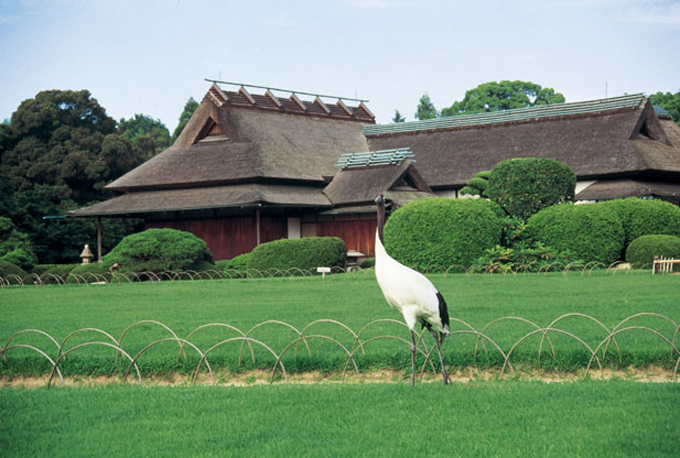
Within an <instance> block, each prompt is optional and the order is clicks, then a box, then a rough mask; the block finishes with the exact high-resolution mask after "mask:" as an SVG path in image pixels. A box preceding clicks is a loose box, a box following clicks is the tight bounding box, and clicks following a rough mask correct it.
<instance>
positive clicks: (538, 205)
mask: <svg viewBox="0 0 680 458" xmlns="http://www.w3.org/2000/svg"><path fill="white" fill-rule="evenodd" d="M575 187H576V174H575V173H574V172H573V170H571V168H569V166H567V165H566V164H564V163H562V162H559V161H556V160H554V159H546V158H535V157H526V158H517V159H508V160H505V161H502V162H500V163H499V164H498V165H496V167H494V168H493V170H492V171H491V174H490V175H489V183H488V185H487V187H486V194H487V195H488V196H489V198H491V200H493V201H494V202H496V203H498V205H500V206H501V207H502V208H503V209H504V210H505V211H506V212H507V213H508V214H510V215H512V216H517V217H519V218H523V219H527V218H528V217H529V216H531V215H533V214H534V213H536V212H537V211H539V210H540V209H542V208H545V207H549V206H551V205H556V204H560V203H563V202H571V201H573V200H574V189H575Z"/></svg>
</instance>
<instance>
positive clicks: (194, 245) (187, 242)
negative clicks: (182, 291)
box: [102, 229, 215, 273]
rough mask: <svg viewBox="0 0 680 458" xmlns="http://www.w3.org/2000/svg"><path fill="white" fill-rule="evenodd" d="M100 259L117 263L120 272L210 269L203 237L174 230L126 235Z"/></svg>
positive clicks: (209, 259) (153, 230)
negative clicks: (207, 267)
mask: <svg viewBox="0 0 680 458" xmlns="http://www.w3.org/2000/svg"><path fill="white" fill-rule="evenodd" d="M102 261H104V264H105V265H106V267H107V269H108V266H110V265H112V264H113V263H114V262H117V263H118V264H120V271H121V272H155V273H160V272H166V271H173V272H182V271H187V270H196V271H198V270H205V268H206V263H208V264H209V265H210V268H212V269H214V268H215V266H214V263H213V259H212V255H211V254H210V252H209V251H208V247H207V245H206V243H205V241H204V240H201V239H200V238H198V237H196V236H195V235H194V234H191V233H190V232H184V231H178V230H175V229H148V230H146V231H143V232H139V233H137V234H132V235H128V236H127V237H125V238H124V239H123V240H121V242H120V243H119V244H118V245H116V247H115V248H114V249H113V250H111V252H110V253H109V254H107V255H106V256H104V257H103V259H102Z"/></svg>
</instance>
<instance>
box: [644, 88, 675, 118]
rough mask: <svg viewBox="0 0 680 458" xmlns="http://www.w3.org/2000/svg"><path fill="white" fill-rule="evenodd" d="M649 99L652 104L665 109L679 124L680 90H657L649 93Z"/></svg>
mask: <svg viewBox="0 0 680 458" xmlns="http://www.w3.org/2000/svg"><path fill="white" fill-rule="evenodd" d="M649 100H650V102H652V104H653V105H656V106H660V107H661V108H663V109H665V110H666V111H667V112H668V113H669V114H670V115H671V118H672V119H673V121H675V122H676V123H677V124H678V125H680V91H678V92H676V93H675V94H673V93H672V92H666V93H663V92H657V93H656V94H652V95H650V96H649Z"/></svg>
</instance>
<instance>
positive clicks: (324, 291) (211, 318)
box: [0, 271, 680, 375]
mask: <svg viewBox="0 0 680 458" xmlns="http://www.w3.org/2000/svg"><path fill="white" fill-rule="evenodd" d="M430 277H431V278H432V280H433V282H434V283H435V284H436V285H437V287H438V288H439V289H440V290H441V292H442V293H443V295H444V296H445V297H446V299H447V302H448V304H449V309H450V315H451V317H452V318H455V319H458V320H463V321H465V322H466V323H468V324H470V325H471V326H473V327H474V328H475V329H477V330H479V331H481V330H482V329H483V328H484V327H485V325H487V324H488V323H490V322H492V321H493V320H495V319H497V318H500V317H522V318H525V319H527V320H531V321H532V322H534V323H536V324H537V325H539V326H547V325H548V324H549V323H550V322H551V321H552V320H554V319H555V318H557V317H559V316H561V315H563V314H566V313H583V314H587V315H590V316H592V317H594V318H596V319H598V320H599V321H601V322H602V323H603V324H604V325H605V326H607V327H609V328H610V329H611V328H612V327H613V326H615V325H616V324H617V323H619V322H620V321H621V320H623V319H625V318H627V317H629V316H631V315H633V314H636V313H642V312H654V313H659V314H662V315H665V316H667V317H669V318H671V319H672V320H674V321H675V322H676V323H677V322H678V321H680V277H678V276H661V275H657V276H652V275H651V274H648V273H646V272H645V273H636V274H630V275H625V273H618V274H616V275H611V274H609V275H605V274H604V273H602V272H593V274H592V275H590V276H589V275H585V276H584V275H582V274H581V273H580V272H579V273H571V274H569V275H567V276H564V275H562V274H560V273H557V274H549V275H538V274H519V275H516V276H512V275H510V276H501V275H464V274H454V275H447V276H445V275H442V274H438V275H431V276H430ZM0 309H1V310H2V315H1V318H0V342H2V343H3V344H4V342H5V341H6V340H7V339H8V338H9V336H11V335H12V334H13V333H15V332H17V331H19V330H22V329H28V328H34V329H39V330H42V331H45V332H47V333H49V334H50V335H52V336H53V337H54V338H55V339H56V340H57V341H59V342H61V341H62V340H63V339H64V338H66V337H67V336H68V335H69V334H70V333H71V332H73V331H75V330H77V329H80V328H87V327H92V328H99V329H102V330H105V331H107V332H108V333H110V334H111V335H112V336H113V337H114V338H116V339H119V338H120V336H121V334H122V333H123V331H124V330H125V328H126V327H128V326H129V325H131V324H132V323H134V322H136V321H139V320H157V321H160V322H162V323H164V324H165V325H167V326H169V327H170V328H171V329H173V330H174V331H175V332H176V334H177V335H178V336H179V337H181V338H184V337H187V336H188V335H189V333H190V332H191V331H192V330H193V329H195V328H197V327H198V326H201V325H205V324H209V323H226V324H229V325H232V326H235V327H237V328H239V329H241V330H242V331H243V332H247V331H248V330H249V329H250V328H252V327H253V326H255V325H256V324H258V323H261V322H263V321H265V320H280V321H283V322H286V323H289V324H290V325H292V326H295V327H296V328H297V329H299V330H302V329H303V328H304V327H305V326H306V325H308V324H309V323H311V322H313V321H314V320H318V319H333V320H338V321H340V322H342V323H344V324H345V325H346V326H348V327H349V328H351V329H353V330H354V331H355V332H358V331H359V330H360V329H361V328H362V327H363V326H364V325H366V324H367V323H369V322H370V321H372V320H376V319H382V318H392V319H397V320H401V317H400V316H399V314H398V312H397V311H395V310H393V309H391V308H390V307H389V306H387V304H386V302H385V301H384V299H383V297H382V295H381V292H380V290H379V288H378V286H377V284H376V282H375V279H374V278H373V276H372V274H371V272H370V271H369V272H362V273H359V274H350V275H336V276H333V277H329V278H327V279H326V280H322V279H321V278H319V277H314V278H294V279H251V280H222V281H194V282H190V281H183V282H172V283H171V282H165V283H143V284H139V283H137V284H122V285H111V286H96V285H93V286H83V285H69V286H46V287H37V286H36V287H12V288H3V289H1V290H0ZM629 324H630V325H636V326H647V327H650V328H653V329H658V330H659V332H661V333H662V334H663V335H665V336H667V337H668V338H669V339H672V337H673V334H674V331H675V329H676V328H675V327H674V326H673V325H672V324H671V323H669V322H668V321H667V320H664V319H661V318H656V317H643V318H638V319H636V320H634V321H632V322H630V323H629ZM556 327H558V328H560V329H563V330H565V331H568V332H570V333H572V334H574V335H577V336H579V337H580V338H581V339H583V340H584V341H585V342H587V343H588V345H590V346H591V347H595V346H596V345H597V344H598V343H600V342H601V341H602V340H603V339H604V338H605V337H606V335H607V332H606V331H604V330H603V329H602V328H600V327H599V326H598V325H597V324H595V323H594V322H592V321H590V320H587V319H584V318H581V317H569V318H566V319H564V320H562V321H560V322H559V323H558V324H557V325H556ZM452 329H453V330H464V329H467V328H466V326H464V325H462V324H460V323H458V322H456V321H454V322H452ZM533 329H534V328H533V327H532V325H530V324H526V323H522V322H519V321H517V320H506V321H501V322H497V323H494V324H492V325H491V326H490V327H488V328H487V329H486V330H485V331H484V333H485V334H486V335H488V336H489V337H491V338H492V339H494V340H495V341H496V342H498V343H499V345H500V346H501V347H502V348H503V349H504V351H506V352H507V351H508V350H509V349H510V347H511V346H512V345H513V343H515V342H517V341H518V340H519V339H520V338H521V337H522V336H524V335H526V334H527V333H529V332H531V331H532V330H533ZM305 334H308V335H310V334H322V335H326V336H331V337H333V338H335V339H337V340H338V341H340V342H341V343H342V344H343V345H345V346H346V347H348V348H351V347H352V345H353V343H354V337H353V336H352V335H351V334H350V333H349V332H348V331H346V330H345V329H344V328H341V327H340V326H337V325H334V324H330V323H320V324H316V325H314V326H312V327H311V328H309V329H308V330H307V331H306V332H305ZM237 335H238V334H237V333H236V332H234V331H230V330H228V329H226V328H223V327H220V328H216V327H213V328H208V329H204V330H202V331H199V332H197V333H196V334H194V335H193V336H192V338H191V341H192V342H194V343H196V344H197V345H198V346H199V347H200V348H201V349H203V350H205V349H206V348H209V347H210V346H212V345H213V344H215V343H217V342H219V341H221V340H224V339H227V338H230V337H235V336H237ZM378 335H396V336H400V337H403V338H408V333H407V331H406V329H405V328H404V327H403V326H399V325H395V324H389V323H388V324H382V325H376V326H372V327H371V328H369V329H368V330H367V331H366V332H365V333H364V334H363V335H362V340H365V339H368V338H370V337H374V336H378ZM250 336H251V337H253V338H255V339H258V340H260V341H262V342H264V343H266V344H267V345H269V346H270V347H271V348H272V349H274V351H275V352H277V353H278V352H281V351H282V350H283V349H284V348H285V347H286V346H287V345H288V344H289V343H290V342H292V341H293V340H294V339H295V338H296V334H295V333H294V332H293V331H291V330H290V329H288V328H286V327H284V326H282V325H275V324H268V325H265V326H262V327H259V328H257V329H255V330H254V331H253V332H252V333H251V334H250ZM165 337H170V334H169V333H168V332H167V331H166V330H164V329H162V328H161V327H159V326H155V325H151V324H145V325H141V326H137V327H134V328H132V329H131V330H130V331H129V332H128V333H127V334H126V335H125V339H124V340H123V342H122V347H123V348H124V349H126V350H127V351H128V352H129V353H130V354H132V355H134V354H136V353H137V352H138V351H139V350H140V349H141V348H143V347H144V346H146V345H147V344H149V343H151V342H153V341H155V340H158V339H161V338H165ZM551 339H552V341H553V343H554V346H555V349H556V351H557V352H558V356H559V361H560V362H559V363H558V364H556V365H554V367H555V368H558V369H559V368H561V369H575V368H580V367H583V365H584V364H585V363H587V361H588V359H589V357H590V353H588V352H587V351H586V350H585V348H584V347H583V346H582V344H580V343H578V342H576V341H575V340H574V339H572V338H570V337H568V336H564V335H560V334H553V335H552V336H551ZM92 340H106V339H105V338H104V337H103V336H102V335H100V334H95V333H93V332H84V333H80V334H78V335H76V336H74V337H72V338H71V339H70V340H69V341H68V344H67V345H66V347H65V348H71V347H72V346H74V345H76V344H78V343H82V342H86V341H92ZM539 341H540V337H539V336H538V335H536V336H534V337H532V338H531V339H529V340H528V341H526V342H525V343H523V344H522V345H520V346H519V347H518V349H517V350H516V353H514V354H513V358H512V361H524V360H528V361H531V362H532V364H533V363H534V362H536V357H537V349H538V343H539ZM426 342H427V343H428V344H431V338H430V336H426ZM617 342H618V343H619V346H620V348H621V359H620V360H619V359H616V358H612V359H611V360H610V363H611V364H615V365H621V366H626V365H628V364H635V365H638V366H644V365H646V364H650V363H654V364H662V365H666V366H667V367H672V366H673V365H674V363H675V361H676V360H677V358H676V359H672V358H670V346H669V345H668V344H667V343H665V342H663V341H662V340H661V339H660V338H659V337H657V336H654V335H652V334H650V333H647V332H642V331H633V332H629V333H627V334H625V335H621V336H620V337H618V339H617ZM13 343H20V344H31V345H35V346H38V347H39V348H41V349H43V350H44V351H46V352H47V353H48V354H50V355H55V354H56V347H55V346H54V345H53V344H51V343H50V342H49V341H48V340H47V339H46V338H45V337H42V336H39V335H36V334H22V335H20V336H18V337H17V338H16V339H15V340H13ZM475 343H476V342H475V338H474V337H473V336H471V335H456V336H454V337H452V338H450V339H449V340H447V341H446V342H445V359H446V361H447V363H448V364H451V365H453V366H466V365H470V364H478V365H481V366H485V365H486V366H489V365H491V366H498V365H500V364H502V360H503V358H502V357H501V356H500V354H499V353H498V352H496V351H495V350H493V349H492V348H491V347H490V346H488V348H489V353H488V354H484V353H483V352H482V353H481V354H480V356H479V357H478V358H477V359H475V358H474V348H475ZM309 345H310V348H311V351H312V356H311V357H309V356H308V354H307V353H306V351H299V353H298V358H296V359H294V358H293V351H290V352H289V353H287V354H286V358H284V363H285V364H286V365H287V368H288V369H289V370H301V371H304V370H310V369H322V370H338V369H339V368H341V367H342V366H344V362H345V361H346V355H345V353H344V352H343V351H342V350H341V349H340V348H339V347H338V346H337V345H335V344H332V343H330V342H327V341H323V340H321V339H317V340H310V341H309ZM546 348H547V347H546ZM238 349H239V343H232V344H230V345H225V346H224V347H221V348H219V349H218V350H216V351H215V352H214V353H213V354H211V357H210V358H209V360H210V362H211V363H212V364H213V365H214V366H216V367H227V368H230V369H232V370H234V369H248V368H251V367H261V368H268V369H271V368H272V366H273V362H274V358H273V357H271V355H269V354H268V352H267V351H266V350H264V349H261V348H258V347H257V346H256V347H255V348H254V351H255V352H256V357H257V363H256V364H255V365H253V364H252V363H248V361H247V360H245V361H244V364H242V365H241V366H238V361H237V356H238ZM113 354H114V353H113V350H110V349H106V348H103V347H97V348H95V347H94V346H92V347H88V348H83V349H80V350H78V351H77V352H74V353H73V354H72V355H70V356H69V358H68V359H67V360H66V361H64V363H63V365H62V368H63V369H64V371H65V372H66V373H83V374H91V373H94V374H98V373H106V372H108V371H110V370H113V369H114V368H115V365H114V364H113V361H114V359H113V358H112V355H113ZM610 354H611V355H614V353H613V352H610ZM8 355H9V358H8V360H7V361H6V362H3V363H0V375H2V374H4V375H12V374H17V373H18V374H31V373H35V372H45V371H47V370H48V369H49V365H48V364H47V363H46V362H45V361H44V360H43V359H41V358H40V357H38V356H37V355H36V354H35V353H33V352H31V351H28V350H21V349H17V350H12V351H10V352H9V353H8ZM176 355H177V344H176V343H174V342H166V343H164V344H160V345H158V346H157V347H155V348H154V349H152V350H151V351H150V352H149V353H147V354H145V355H144V356H143V357H142V358H140V366H141V367H142V368H143V370H145V371H147V372H148V371H151V372H168V371H174V370H184V371H190V370H192V369H193V368H194V367H195V365H196V362H197V360H198V357H194V356H195V355H194V354H193V353H191V352H189V354H188V356H189V363H186V364H184V363H179V364H176V363H175V358H176ZM357 361H358V363H359V364H360V366H361V367H362V368H366V367H387V368H396V369H401V368H404V367H408V365H409V352H408V347H407V346H406V345H405V344H403V343H402V342H398V341H396V340H394V339H391V340H387V339H383V340H378V341H375V342H372V343H370V344H368V345H367V346H366V354H365V355H358V356H357ZM542 364H543V365H547V367H548V368H551V364H553V363H552V360H551V359H550V358H543V362H542ZM118 367H121V366H120V365H119V366H118ZM122 367H127V366H126V365H125V366H122Z"/></svg>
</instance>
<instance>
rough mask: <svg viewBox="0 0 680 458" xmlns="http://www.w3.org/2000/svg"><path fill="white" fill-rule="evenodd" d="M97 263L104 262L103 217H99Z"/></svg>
mask: <svg viewBox="0 0 680 458" xmlns="http://www.w3.org/2000/svg"><path fill="white" fill-rule="evenodd" d="M97 262H102V217H101V216H97Z"/></svg>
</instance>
